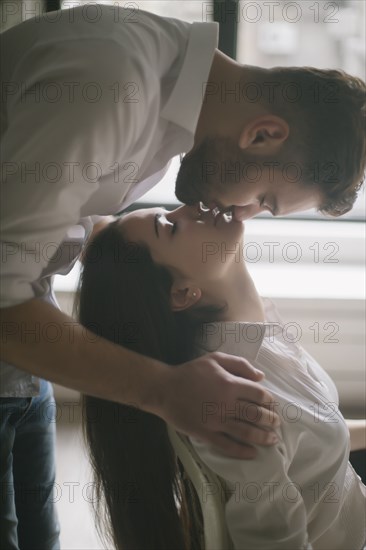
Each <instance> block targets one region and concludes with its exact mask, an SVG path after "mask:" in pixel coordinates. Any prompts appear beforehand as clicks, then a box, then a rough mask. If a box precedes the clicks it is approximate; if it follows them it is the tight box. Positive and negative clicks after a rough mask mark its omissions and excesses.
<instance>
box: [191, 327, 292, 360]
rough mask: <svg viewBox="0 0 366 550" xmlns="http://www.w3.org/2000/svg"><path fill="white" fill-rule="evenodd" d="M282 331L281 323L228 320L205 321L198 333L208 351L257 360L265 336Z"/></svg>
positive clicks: (199, 343)
mask: <svg viewBox="0 0 366 550" xmlns="http://www.w3.org/2000/svg"><path fill="white" fill-rule="evenodd" d="M281 331H282V328H281V325H280V324H279V323H276V322H274V323H267V322H265V323H247V322H239V321H235V322H234V321H230V322H228V321H226V322H215V323H205V324H204V325H202V327H201V332H200V334H199V335H198V342H197V343H198V345H199V347H200V348H201V349H203V350H205V351H206V352H213V351H220V352H223V353H228V354H230V355H237V356H238V357H243V356H244V357H245V359H248V361H255V360H256V358H257V355H258V353H259V350H260V347H261V345H262V343H263V340H264V338H265V337H272V338H273V337H274V336H275V335H276V334H278V333H279V332H281Z"/></svg>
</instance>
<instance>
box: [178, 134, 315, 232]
mask: <svg viewBox="0 0 366 550" xmlns="http://www.w3.org/2000/svg"><path fill="white" fill-rule="evenodd" d="M175 192H176V196H177V198H178V200H180V201H182V202H183V203H186V204H194V203H195V202H197V201H201V202H203V203H204V204H205V205H207V206H208V207H210V208H214V207H218V208H219V209H220V210H231V211H232V213H233V215H234V217H235V219H236V220H238V221H243V220H246V219H248V218H252V217H253V216H256V215H257V214H259V213H260V212H263V211H269V212H270V213H271V214H272V215H274V216H277V215H281V216H282V215H286V214H290V213H292V212H300V211H303V210H308V209H311V208H319V206H320V205H321V203H322V202H323V199H324V197H323V195H322V192H321V190H320V188H319V187H318V186H316V185H311V184H304V183H302V173H301V166H300V164H298V163H296V162H294V161H293V160H292V159H287V160H286V161H283V160H281V158H280V156H278V157H277V158H275V157H273V158H272V159H268V158H264V156H263V155H260V154H257V155H253V154H250V153H248V152H246V151H245V150H243V149H241V148H240V147H239V146H238V144H237V143H236V142H235V140H234V139H232V138H227V137H225V138H222V137H217V138H206V139H205V140H204V141H203V142H202V143H201V144H200V145H199V146H198V147H197V148H195V149H194V150H192V151H191V152H189V153H188V154H187V155H185V157H184V158H183V161H182V163H181V166H180V169H179V172H178V175H177V180H176V188H175Z"/></svg>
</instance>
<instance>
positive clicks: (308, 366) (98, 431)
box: [78, 206, 366, 550]
mask: <svg viewBox="0 0 366 550" xmlns="http://www.w3.org/2000/svg"><path fill="white" fill-rule="evenodd" d="M243 240H244V226H243V223H242V222H236V221H235V220H234V219H230V217H228V216H226V215H222V214H219V215H217V216H215V215H214V213H212V212H210V211H202V210H201V208H200V207H199V206H182V207H180V208H177V209H176V210H174V211H172V212H168V211H166V210H164V209H163V208H152V209H144V210H139V211H135V212H131V213H128V214H125V215H124V216H123V217H122V218H121V219H120V220H118V221H116V222H113V223H112V224H110V225H109V226H108V227H107V228H106V229H103V230H102V231H101V232H100V233H99V234H98V235H97V236H96V237H95V238H94V239H93V241H92V242H91V244H90V245H89V247H88V248H87V250H86V254H85V259H84V269H83V274H82V278H81V287H80V293H79V312H78V313H79V320H80V322H81V323H82V324H84V325H85V326H87V327H88V328H89V329H90V330H92V331H93V332H95V333H96V334H98V335H100V336H103V337H105V338H108V339H110V340H112V341H114V342H116V343H119V344H121V345H124V346H129V347H130V348H131V349H134V350H135V351H138V352H141V353H144V354H145V355H150V356H152V357H154V358H156V359H159V360H163V361H165V362H167V363H170V364H172V365H174V364H180V363H183V362H185V361H188V360H190V359H192V358H193V357H194V356H197V355H200V354H202V353H205V352H206V350H210V351H212V350H214V349H216V350H219V351H225V352H228V353H233V354H242V355H244V356H245V357H246V358H247V359H249V360H250V361H251V362H252V363H253V364H254V365H255V366H257V368H260V369H261V370H263V371H264V372H265V374H266V378H265V380H264V382H263V384H264V385H266V386H267V387H268V388H269V389H270V391H271V392H272V393H273V395H275V397H276V407H277V411H276V412H279V413H280V414H282V424H281V426H280V428H279V429H278V430H277V435H278V443H277V444H276V445H274V446H273V447H272V448H269V447H262V446H258V449H257V457H256V459H255V460H253V461H250V460H246V461H242V460H238V459H230V458H229V457H224V456H222V455H219V454H217V453H215V452H213V451H212V450H211V449H210V448H209V446H207V445H206V444H205V443H204V442H202V441H199V440H197V439H195V438H190V441H191V443H192V444H193V445H194V447H195V449H196V451H197V453H198V454H199V456H200V457H201V459H202V460H203V461H204V462H205V463H206V464H207V465H208V466H209V467H210V468H211V469H212V470H213V471H214V472H215V473H216V474H218V475H219V476H221V478H222V479H223V480H224V481H225V493H226V494H225V499H223V502H225V500H227V503H226V508H225V513H226V521H227V527H228V531H229V533H230V536H231V538H232V541H233V544H234V547H235V548H236V549H239V548H240V549H242V548H246V549H249V548H250V549H251V550H252V549H254V548H258V549H267V548H271V549H273V548H281V550H283V549H291V550H293V549H300V548H308V549H310V548H314V549H327V550H328V549H330V548H331V549H332V550H337V549H342V550H345V549H346V548H347V549H349V550H360V549H361V548H363V546H364V544H365V520H364V507H365V502H366V494H365V487H364V486H363V485H362V483H361V481H360V478H359V477H358V476H357V475H356V473H355V472H354V470H353V468H352V467H351V465H350V464H349V463H348V455H349V432H348V429H347V427H346V424H345V421H344V419H343V417H342V415H341V414H340V412H339V410H338V407H337V404H338V395H337V391H336V388H335V386H334V384H333V382H332V381H331V379H330V378H329V376H328V375H327V374H326V373H325V371H323V370H322V369H321V367H320V366H319V365H318V364H317V363H316V362H315V361H314V359H312V358H311V357H310V356H309V355H308V354H307V353H306V352H305V351H304V350H302V348H300V347H299V346H297V345H295V344H291V343H290V342H289V341H288V340H289V338H288V337H287V338H286V337H285V336H284V332H283V330H282V326H281V322H280V320H279V318H278V317H277V314H276V312H275V310H274V307H273V305H272V304H270V303H268V302H265V301H263V300H262V299H261V298H260V297H259V295H258V293H257V291H256V289H255V286H254V284H253V281H252V279H251V277H250V276H249V273H248V271H247V269H246V266H245V262H244V261H243V257H242V251H243V242H244V241H243ZM101 368H102V365H101ZM111 383H113V381H111ZM193 390H194V388H192V391H193ZM83 403H84V407H85V415H84V420H85V434H86V438H87V442H88V445H89V448H90V454H91V459H92V464H93V466H94V472H95V478H96V486H97V495H96V496H97V498H96V502H97V517H98V518H99V519H102V521H101V525H102V524H103V520H104V523H105V524H106V526H107V528H108V529H109V534H110V540H111V541H112V542H113V543H114V544H115V545H116V547H117V548H124V549H136V550H137V549H139V550H140V549H142V548H143V549H145V548H146V549H147V548H151V549H159V550H163V549H166V550H168V549H169V550H172V549H182V550H183V549H184V550H186V549H187V550H188V549H196V548H197V549H198V548H200V539H199V534H200V529H201V525H200V522H201V520H202V518H201V516H200V510H199V507H198V506H197V502H196V500H195V496H194V491H193V490H192V487H191V485H190V483H189V481H188V480H187V479H186V477H185V476H184V471H183V470H182V468H181V467H180V465H179V463H178V464H176V462H175V459H174V453H173V452H172V448H171V446H170V443H169V439H168V436H167V431H166V425H165V423H164V422H163V421H162V420H161V419H160V418H158V417H156V416H154V415H150V414H148V413H145V412H143V411H141V410H138V409H137V408H135V407H134V406H133V403H131V404H130V405H131V406H127V405H119V404H117V403H112V402H107V401H103V400H100V399H96V398H94V397H90V396H84V398H83ZM205 412H206V414H209V411H208V410H205ZM250 412H251V411H249V410H247V411H240V410H239V414H240V415H243V420H246V421H250ZM252 412H253V411H252ZM228 414H230V413H228ZM252 420H253V418H252ZM355 435H356V432H355ZM358 436H359V434H358ZM352 437H353V436H352ZM228 495H229V498H228V499H227V496H228ZM103 499H104V500H105V507H104V511H103V507H102V504H101V503H102V502H103Z"/></svg>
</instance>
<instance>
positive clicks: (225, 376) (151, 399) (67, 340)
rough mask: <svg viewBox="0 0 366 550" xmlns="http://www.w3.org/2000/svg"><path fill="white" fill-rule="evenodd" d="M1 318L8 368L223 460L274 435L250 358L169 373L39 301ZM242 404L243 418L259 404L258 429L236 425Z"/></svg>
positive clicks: (209, 358) (219, 356)
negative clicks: (207, 447)
mask: <svg viewBox="0 0 366 550" xmlns="http://www.w3.org/2000/svg"><path fill="white" fill-rule="evenodd" d="M0 311H1V340H2V352H1V359H2V360H5V361H7V362H8V363H11V364H14V365H15V366H17V367H19V368H21V369H23V370H25V371H27V372H31V373H32V374H34V375H36V376H38V377H41V378H45V379H46V380H50V381H51V382H55V383H57V384H61V385H63V386H66V387H68V388H72V389H74V390H77V391H80V392H83V393H86V394H89V395H94V396H96V397H100V398H104V399H108V400H111V401H116V402H119V403H125V404H130V405H131V406H135V407H138V408H141V409H143V410H145V411H147V412H150V413H153V414H156V415H158V416H160V417H162V418H163V419H164V420H165V421H166V422H168V423H169V424H171V425H172V426H174V427H175V428H176V429H178V430H180V431H181V432H183V433H186V434H188V435H192V436H196V437H198V438H200V439H201V440H203V441H207V442H209V443H210V444H211V445H213V447H214V448H216V449H217V450H218V451H219V452H221V453H223V454H224V455H228V456H233V457H237V458H251V457H254V456H255V455H256V451H255V449H254V448H253V447H251V444H255V443H257V444H264V445H269V444H271V443H272V441H271V438H272V435H273V433H272V432H271V431H270V429H271V428H272V427H273V422H274V421H276V422H277V423H278V421H279V419H278V417H277V415H275V414H274V412H273V411H271V410H269V409H268V405H269V404H270V403H271V402H272V396H271V394H270V393H269V392H267V390H266V389H265V388H263V387H261V386H260V385H259V384H257V383H256V381H258V380H260V378H261V376H260V374H258V371H256V369H254V368H253V367H252V366H251V365H250V364H249V363H248V362H247V361H245V359H241V358H239V357H234V356H231V355H226V354H223V353H213V354H209V355H206V356H203V357H200V358H198V359H195V360H194V361H190V362H189V363H185V364H183V365H179V366H177V367H170V366H168V365H166V364H164V363H161V362H159V361H156V360H154V359H151V358H148V357H144V356H142V355H140V354H138V353H135V352H133V351H131V350H128V349H125V348H123V347H122V346H119V345H117V344H114V343H113V342H110V341H108V340H106V339H104V338H101V337H99V336H97V335H95V334H94V333H92V332H91V331H89V330H87V329H86V328H85V327H83V326H82V325H80V324H78V323H76V322H75V320H73V319H72V318H71V317H69V316H68V315H66V314H64V313H63V312H61V311H59V310H58V309H56V308H55V307H53V306H52V305H51V304H48V303H46V302H43V301H42V300H40V299H37V298H35V299H32V300H29V301H27V302H24V303H22V304H19V305H17V306H13V307H9V308H5V309H2V310H0ZM55 334H56V335H57V337H55ZM244 377H245V378H246V379H245V378H244ZM238 400H240V403H241V408H240V409H241V411H242V410H243V405H244V404H245V402H248V403H251V407H250V408H251V412H253V406H252V405H253V403H257V404H258V406H259V414H258V415H257V418H258V420H257V422H256V424H254V423H251V422H249V421H248V422H245V419H243V418H242V417H241V418H240V421H239V422H238V420H239V419H235V418H233V414H232V411H233V410H235V404H236V403H237V402H238ZM212 404H214V405H217V406H216V407H212ZM223 404H225V410H227V411H228V415H227V417H226V416H225V415H223V414H222V405H223ZM261 405H264V407H262V406H261ZM266 405H267V406H266ZM208 407H209V413H208V412H207V411H208ZM235 440H239V441H240V442H242V443H243V444H241V443H239V442H237V441H235Z"/></svg>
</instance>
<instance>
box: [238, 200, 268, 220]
mask: <svg viewBox="0 0 366 550" xmlns="http://www.w3.org/2000/svg"><path fill="white" fill-rule="evenodd" d="M262 210H263V208H262V207H261V206H260V205H259V204H258V203H254V204H246V205H245V206H233V208H232V215H233V217H234V219H235V220H236V221H237V222H243V221H244V220H249V219H250V218H253V217H254V216H256V215H257V214H259V212H262Z"/></svg>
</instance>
